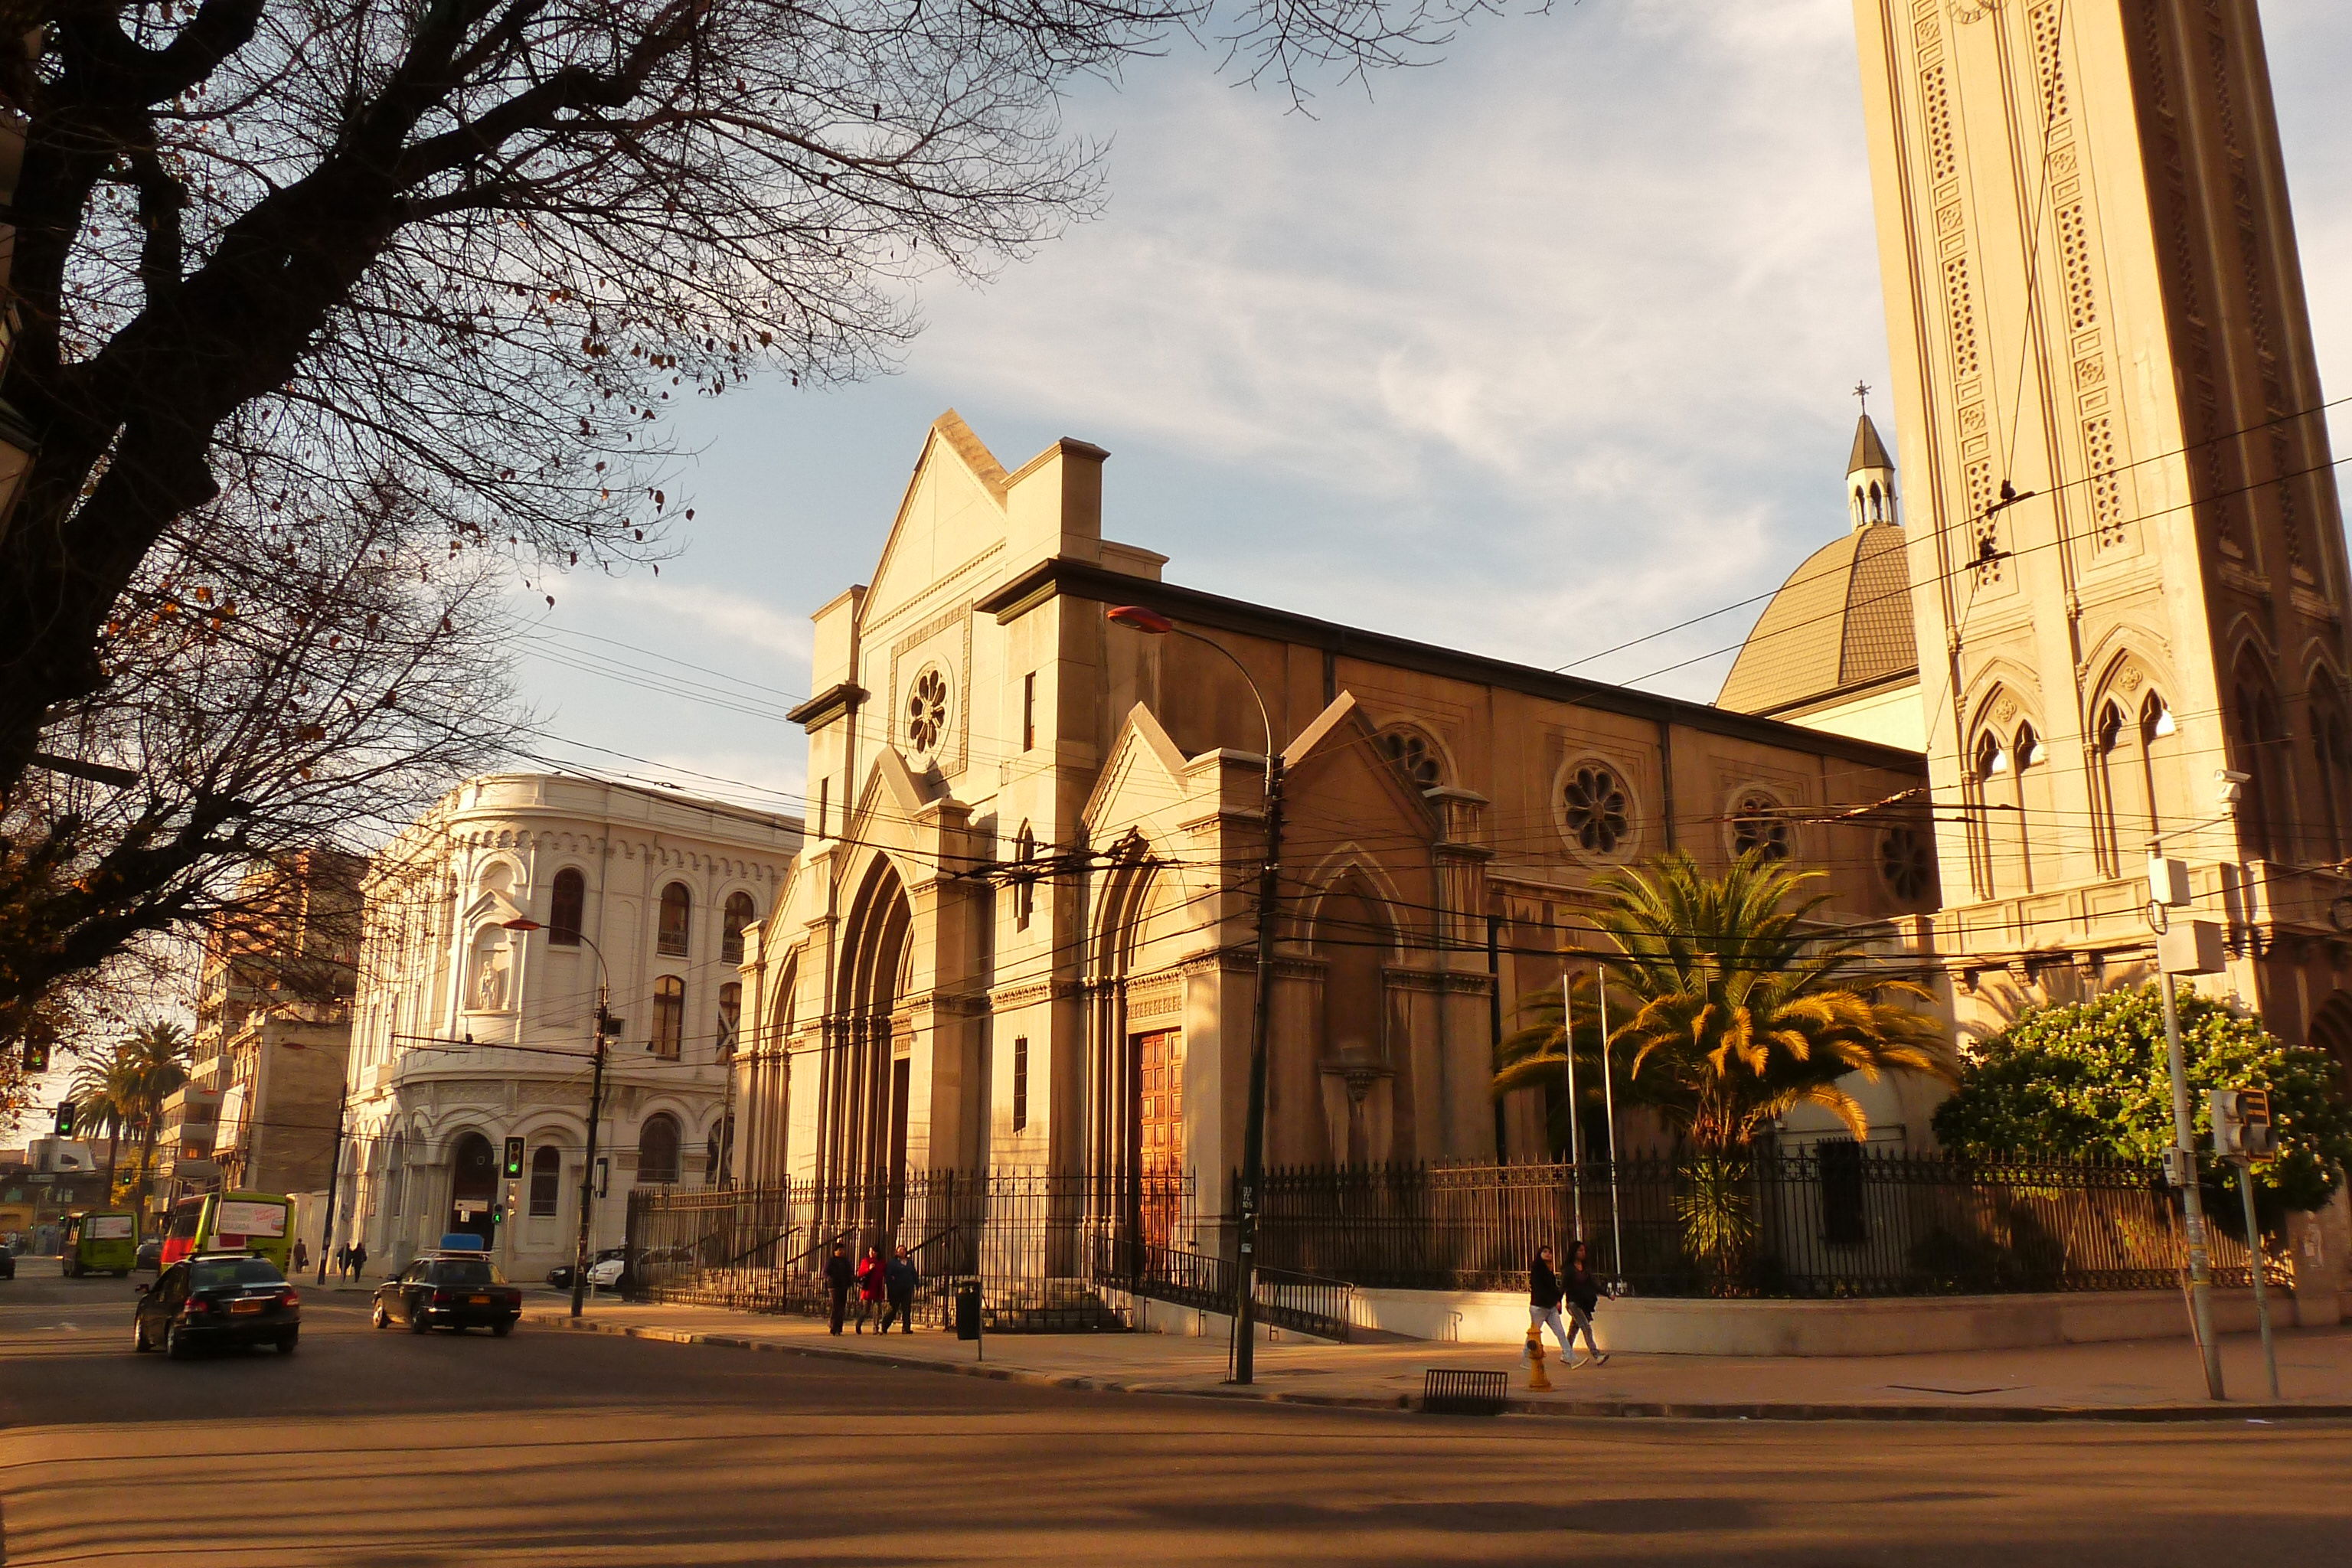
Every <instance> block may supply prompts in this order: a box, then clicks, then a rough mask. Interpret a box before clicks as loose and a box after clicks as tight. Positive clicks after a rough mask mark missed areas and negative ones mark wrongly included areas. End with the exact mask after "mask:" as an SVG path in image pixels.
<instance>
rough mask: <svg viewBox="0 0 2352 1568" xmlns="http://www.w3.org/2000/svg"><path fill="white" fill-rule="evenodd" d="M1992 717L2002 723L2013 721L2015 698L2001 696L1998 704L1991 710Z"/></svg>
mask: <svg viewBox="0 0 2352 1568" xmlns="http://www.w3.org/2000/svg"><path fill="white" fill-rule="evenodd" d="M1993 717H1994V718H1996V719H1998V720H2000V721H2001V722H2002V723H2004V724H2013V723H2015V722H2016V721H2017V699H2015V698H2014V697H2004V698H2002V699H2001V700H2000V707H1998V708H1996V709H1994V710H1993Z"/></svg>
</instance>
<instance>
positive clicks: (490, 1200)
mask: <svg viewBox="0 0 2352 1568" xmlns="http://www.w3.org/2000/svg"><path fill="white" fill-rule="evenodd" d="M498 1192H499V1163H498V1156H497V1155H496V1154H495V1153H493V1152H491V1149H490V1141H489V1140H488V1138H485V1137H483V1136H482V1135H481V1134H480V1133H478V1132H468V1133H467V1134H466V1135H465V1136H464V1137H462V1138H460V1139H458V1140H457V1147H456V1148H455V1149H453V1150H451V1151H450V1153H449V1219H448V1223H447V1224H446V1225H444V1226H442V1227H441V1228H442V1231H443V1233H444V1234H446V1235H456V1234H457V1233H459V1232H464V1233H466V1234H467V1235H472V1236H478V1237H481V1238H482V1245H483V1246H484V1247H488V1246H489V1245H491V1244H492V1243H493V1242H495V1241H497V1240H498V1235H499V1227H498V1226H497V1225H496V1223H494V1222H493V1221H492V1220H491V1218H490V1207H491V1205H493V1204H495V1203H496V1202H497V1201H498Z"/></svg>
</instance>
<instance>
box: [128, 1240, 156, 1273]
mask: <svg viewBox="0 0 2352 1568" xmlns="http://www.w3.org/2000/svg"><path fill="white" fill-rule="evenodd" d="M131 1268H132V1269H134V1270H135V1271H137V1272H138V1273H141V1274H144V1273H146V1272H147V1270H149V1269H150V1268H163V1237H160V1236H151V1237H148V1238H147V1239H146V1240H144V1241H142V1242H141V1243H140V1244H139V1250H138V1251H137V1252H136V1253H134V1254H132V1255H131Z"/></svg>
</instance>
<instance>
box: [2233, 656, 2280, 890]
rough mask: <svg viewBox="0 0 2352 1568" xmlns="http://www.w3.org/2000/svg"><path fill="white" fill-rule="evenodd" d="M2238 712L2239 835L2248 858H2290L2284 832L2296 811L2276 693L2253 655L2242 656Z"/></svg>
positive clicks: (2235, 754)
mask: <svg viewBox="0 0 2352 1568" xmlns="http://www.w3.org/2000/svg"><path fill="white" fill-rule="evenodd" d="M2233 695H2234V696H2235V697H2236V699H2237V700H2236V702H2235V704H2234V707H2235V711H2234V712H2232V713H2231V737H2230V738H2231V740H2232V741H2233V742H2236V744H2235V745H2234V746H2233V747H2232V748H2231V752H2232V754H2231V763H2230V765H2231V766H2232V767H2234V768H2236V769H2237V770H2238V771H2239V772H2240V773H2245V774H2247V775H2249V776H2248V778H2247V780H2246V784H2245V787H2244V789H2243V791H2242V793H2241V794H2240V795H2239V798H2238V836H2239V838H2240V839H2241V840H2242V842H2243V844H2244V846H2245V847H2246V850H2247V854H2248V857H2249V858H2252V859H2256V860H2284V859H2288V858H2291V857H2292V851H2291V849H2290V848H2289V846H2288V841H2287V840H2288V836H2287V833H2286V831H2285V827H2286V823H2287V821H2288V820H2289V819H2290V818H2291V817H2292V816H2293V815H2294V810H2293V808H2294V796H2293V792H2292V791H2291V790H2290V788H2289V787H2288V781H2287V777H2286V774H2287V767H2286V763H2285V758H2284V755H2283V754H2282V752H2281V749H2280V742H2282V741H2284V739H2285V731H2284V727H2283V726H2282V725H2281V724H2280V722H2279V710H2278V698H2277V695H2276V694H2275V693H2274V692H2273V690H2272V689H2271V681H2270V677H2269V675H2268V674H2267V673H2266V672H2265V671H2264V670H2263V668H2262V667H2261V665H2260V664H2259V663H2257V662H2256V660H2255V659H2254V658H2253V656H2252V654H2251V653H2248V654H2245V655H2242V656H2241V657H2240V658H2239V659H2238V672H2237V684H2236V689H2235V691H2234V693H2233Z"/></svg>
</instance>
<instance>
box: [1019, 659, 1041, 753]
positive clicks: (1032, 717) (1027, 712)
mask: <svg viewBox="0 0 2352 1568" xmlns="http://www.w3.org/2000/svg"><path fill="white" fill-rule="evenodd" d="M1021 749H1022V750H1023V751H1024V752H1034V751H1035V750H1036V749H1037V672H1036V671H1035V670H1031V671H1030V672H1029V673H1028V674H1026V675H1024V676H1023V677H1022V678H1021Z"/></svg>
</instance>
